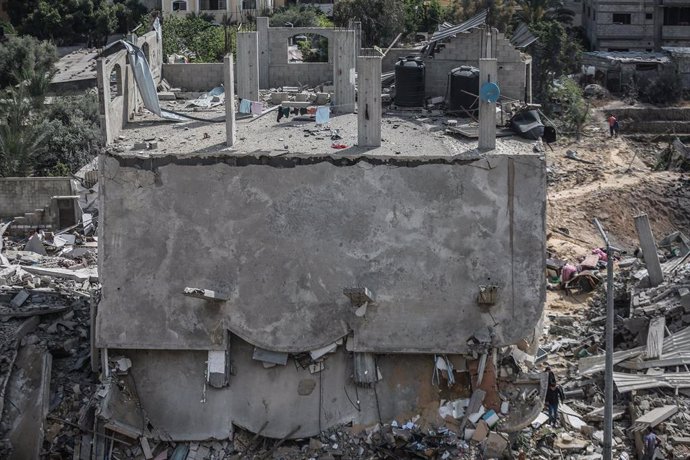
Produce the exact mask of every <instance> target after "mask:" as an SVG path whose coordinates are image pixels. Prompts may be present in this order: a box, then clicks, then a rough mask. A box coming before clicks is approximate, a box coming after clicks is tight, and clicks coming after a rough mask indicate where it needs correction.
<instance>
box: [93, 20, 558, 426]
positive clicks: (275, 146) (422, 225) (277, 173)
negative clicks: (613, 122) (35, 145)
mask: <svg viewBox="0 0 690 460" xmlns="http://www.w3.org/2000/svg"><path fill="white" fill-rule="evenodd" d="M258 23H259V28H258V32H245V33H240V34H238V51H237V61H238V62H237V64H236V65H234V64H233V62H232V58H231V57H227V58H226V62H225V65H224V70H223V72H224V83H225V85H224V86H225V94H224V96H223V97H224V101H225V104H224V105H225V107H224V108H223V107H222V106H220V107H219V109H217V110H216V111H215V112H213V111H211V112H210V113H211V115H209V114H204V113H201V112H199V111H197V110H196V109H190V111H194V121H190V120H187V121H185V122H182V123H179V124H174V123H172V124H166V123H160V122H155V121H153V120H155V117H151V116H150V114H143V113H142V112H139V111H138V110H136V107H137V105H136V103H131V102H130V101H134V102H136V101H137V97H138V96H137V94H138V90H137V88H136V87H134V86H130V85H133V84H134V83H133V82H134V81H135V80H136V83H137V84H139V86H141V83H140V82H139V81H138V80H137V78H138V77H137V75H138V74H136V72H134V70H133V69H132V68H131V63H132V62H134V61H131V60H130V62H129V63H127V61H126V59H127V52H126V51H120V52H118V53H116V54H113V55H111V56H109V57H105V58H103V59H101V60H100V61H99V63H98V69H99V91H100V96H101V100H102V101H103V102H102V104H101V112H102V120H103V122H104V133H105V134H106V135H107V137H108V139H109V144H110V146H109V148H108V152H107V153H106V154H104V155H102V156H101V158H100V163H99V168H98V169H99V184H100V226H99V230H100V232H101V233H100V245H101V247H100V254H99V270H100V274H101V280H102V285H103V288H102V297H101V300H100V303H99V304H98V307H97V313H96V315H95V318H96V320H95V324H94V331H95V346H96V347H97V348H98V349H99V350H100V352H101V357H102V360H101V362H102V368H103V371H104V373H105V376H106V378H107V379H108V378H109V379H110V380H107V381H109V382H110V384H109V388H108V391H107V393H104V396H103V400H102V404H101V407H100V410H99V417H100V418H101V419H102V420H103V423H104V424H105V428H106V429H107V430H111V432H115V433H118V434H124V435H126V436H131V437H134V438H137V437H140V436H158V437H160V438H161V439H167V440H204V439H226V438H228V437H231V436H232V433H233V427H234V426H238V427H242V428H245V429H248V430H250V431H252V432H255V433H258V434H261V435H262V436H267V437H274V438H301V437H306V436H312V435H315V434H317V433H319V432H321V431H322V430H324V429H327V428H329V427H332V426H335V425H337V424H342V423H355V424H371V423H375V422H378V421H381V420H384V419H385V420H389V419H391V418H393V417H396V416H398V415H400V414H404V413H413V412H415V411H417V413H420V412H424V411H425V410H426V411H427V412H429V413H431V414H434V415H438V412H439V404H442V401H441V396H443V397H444V398H445V399H456V398H460V397H466V398H469V396H470V395H472V393H473V391H474V393H475V397H474V398H473V399H472V400H468V404H470V407H469V408H468V409H467V416H469V415H471V414H474V413H475V412H476V413H479V412H480V411H479V409H480V407H481V408H482V412H481V413H482V414H483V413H484V412H483V411H485V410H489V409H492V411H493V413H494V415H495V413H496V412H499V411H500V410H501V409H502V408H503V409H505V407H507V405H505V404H503V403H504V401H503V400H502V399H501V397H500V396H499V394H498V385H499V384H498V383H497V382H498V380H499V379H500V378H505V377H508V376H511V375H512V376H513V377H514V376H515V373H516V370H515V369H514V368H513V367H511V366H510V365H506V362H507V361H506V359H508V360H509V361H510V362H514V361H515V358H514V357H515V356H518V357H519V359H520V360H523V359H525V357H524V356H525V353H524V351H528V350H529V349H530V347H534V346H535V343H536V340H537V337H538V332H536V331H537V325H538V324H539V322H540V319H541V316H542V308H543V302H544V298H545V290H544V284H543V282H542V274H543V270H544V254H545V242H544V234H545V191H546V181H545V165H544V158H543V156H542V155H541V154H539V153H536V154H535V153H533V152H532V144H531V143H528V142H521V141H519V140H505V141H503V140H499V142H498V143H497V144H496V139H495V134H493V139H492V140H491V139H484V142H485V143H486V142H491V141H492V142H494V147H492V148H490V149H489V150H488V151H480V150H478V149H477V142H476V141H465V140H457V139H453V138H450V137H449V138H445V137H443V136H441V137H439V136H438V135H434V133H433V131H430V130H429V129H427V128H420V126H421V125H420V124H419V123H418V122H416V121H414V120H411V119H409V118H401V117H399V116H395V115H394V114H387V113H386V114H384V113H383V108H382V104H381V57H380V56H378V57H377V56H362V55H360V52H359V47H357V46H354V45H355V43H357V41H356V39H357V31H355V30H333V29H322V30H313V29H308V30H306V29H305V30H303V29H301V28H294V29H293V28H290V29H286V28H275V29H274V28H268V29H265V28H262V24H266V20H265V18H259V21H258ZM262 30H263V32H262ZM300 33H312V34H315V33H318V34H320V35H322V36H325V37H327V38H328V39H329V40H330V41H331V43H330V44H329V57H328V59H327V60H326V61H325V62H322V63H314V64H311V63H302V64H288V61H287V59H288V49H289V46H290V42H289V40H288V35H290V34H292V35H294V34H300ZM489 35H490V34H489ZM266 37H268V38H270V37H273V38H270V40H269V41H268V42H266ZM272 40H275V41H276V43H277V42H280V43H281V47H280V48H279V49H275V47H273V45H271V48H270V53H269V54H268V55H265V52H264V51H262V50H264V48H265V47H266V46H268V45H267V43H272ZM149 43H151V44H153V43H154V42H149ZM499 43H500V40H499ZM276 46H277V45H276ZM150 52H151V53H154V54H153V55H154V56H155V55H157V54H156V53H159V52H160V48H158V49H157V51H155V52H154V51H153V50H151V51H150ZM279 54H280V56H279ZM477 56H478V58H479V56H480V54H478V55H477ZM485 57H487V58H488V57H491V51H489V56H486V55H485ZM130 59H131V55H130ZM278 59H281V61H280V62H276V60H278ZM488 60H490V61H493V62H494V63H495V59H493V60H492V59H488ZM153 62H154V64H153V65H154V66H157V65H159V64H157V63H156V62H157V61H153ZM118 66H119V70H118V72H116V75H119V76H120V77H121V78H122V80H121V81H122V85H123V86H122V89H119V88H120V86H119V84H118V89H117V90H116V91H113V90H112V89H111V85H109V84H107V82H108V81H112V79H111V80H107V79H108V76H109V75H111V73H113V72H114V71H115V69H116V68H117V67H118ZM355 67H356V68H357V78H356V80H355ZM288 70H289V73H288V72H287V71H288ZM133 72H134V75H133ZM315 72H317V73H315ZM520 72H521V74H524V68H523V69H522V70H520ZM151 73H152V75H154V76H155V77H154V79H155V81H156V83H158V82H159V81H160V77H158V76H156V75H157V74H156V72H155V71H154V72H151ZM321 74H323V75H321ZM158 75H159V74H158ZM235 75H237V76H238V79H237V85H235V83H234V78H235V77H234V76H235ZM500 75H501V73H500V71H499V78H500ZM133 76H134V78H132V77H133ZM200 78H203V76H200ZM310 78H311V79H313V80H314V82H312V84H316V83H318V81H322V80H323V79H330V80H332V81H331V83H332V93H329V94H326V96H328V97H329V98H330V104H329V103H327V102H326V103H321V105H319V103H317V102H315V100H311V99H307V98H308V96H306V95H305V93H299V92H298V93H296V94H293V93H291V91H293V92H294V91H295V90H290V89H288V88H287V87H286V86H285V85H288V84H297V82H305V81H310V80H309V79H310ZM317 80H318V81H317ZM494 80H495V77H494ZM355 81H356V82H357V86H356V88H357V109H356V113H353V112H355ZM274 86H281V87H282V91H278V90H274V91H272V92H268V93H267V92H266V91H264V89H268V88H270V87H274ZM235 88H236V91H237V95H238V97H239V98H240V104H239V112H240V113H239V114H237V113H236V110H235V109H236V101H235ZM130 91H131V92H130ZM520 91H522V90H520ZM276 94H278V97H275V96H276ZM300 94H301V95H302V96H300ZM262 95H263V96H262ZM262 97H266V98H267V99H268V100H275V99H277V100H278V105H274V106H273V107H269V106H270V105H271V104H270V103H268V104H267V103H265V102H262V99H261V98H262ZM316 97H317V99H318V97H319V96H316ZM143 99H144V100H145V99H146V97H145V96H144V98H143ZM247 99H250V100H251V101H252V102H251V110H252V112H253V115H252V114H250V115H246V114H243V106H244V101H245V100H247ZM183 104H187V102H186V101H185V102H181V101H180V102H176V103H172V102H171V103H170V104H168V105H166V107H168V108H169V109H170V110H171V112H172V109H173V108H174V109H175V110H176V111H177V112H176V113H179V112H180V111H182V110H183V108H182V107H183ZM256 104H258V105H256ZM487 104H488V103H487ZM211 105H212V104H211ZM489 105H490V104H489ZM314 106H319V107H328V109H329V111H330V114H331V118H330V120H328V118H326V121H325V122H324V119H323V118H322V119H319V117H321V116H322V112H320V111H319V107H316V108H315V112H309V110H308V108H309V107H314ZM185 107H186V105H185ZM255 107H258V111H255ZM300 108H304V109H305V110H304V112H302V113H300ZM286 109H287V110H286ZM295 109H296V110H295ZM166 110H167V109H166ZM294 112H297V115H294V116H293V115H292V114H293V113H294ZM492 112H494V109H491V112H486V113H492ZM271 113H273V115H270V114H271ZM283 113H285V114H287V116H293V118H291V119H290V120H289V121H288V122H287V124H281V123H283V122H281V116H282V115H283ZM314 113H316V121H317V124H316V128H314V127H313V126H314V123H313V122H314ZM327 113H328V112H327ZM184 114H185V113H181V115H184ZM275 114H279V115H278V121H277V122H276V120H275V118H273V117H274V116H275ZM266 115H268V116H266ZM189 116H192V115H191V113H190V114H189ZM492 116H494V115H492ZM199 117H206V119H205V120H204V119H203V118H202V119H199ZM485 120H486V121H485V122H484V124H485V125H487V126H488V127H490V125H493V128H494V130H495V120H489V119H488V118H486V119H485ZM305 121H306V122H309V121H311V123H307V124H305V123H304V122H305ZM214 122H215V123H214ZM487 123H488V124H487ZM309 126H311V127H309ZM482 132H484V129H483V128H482ZM487 132H491V130H488V131H487ZM489 136H491V134H489ZM481 145H482V139H481V135H480V141H479V146H480V147H481ZM341 149H342V150H341ZM532 351H534V349H533V348H532ZM125 374H126V375H128V376H130V378H122V377H121V376H122V375H125ZM134 382H136V384H134ZM504 385H507V386H503V387H502V392H503V393H502V394H511V395H513V396H515V398H516V399H515V406H514V408H513V410H512V412H511V413H510V415H509V416H508V419H507V420H509V422H508V423H506V424H505V426H504V429H506V430H511V429H512V430H519V429H521V428H522V427H524V426H525V424H529V423H530V422H531V420H533V419H534V417H536V415H537V414H538V412H539V411H540V410H541V407H542V403H543V391H544V389H545V384H544V382H543V380H542V378H541V377H540V376H539V375H538V376H537V377H535V378H533V379H532V380H530V379H528V378H525V379H522V380H520V381H512V383H509V384H504ZM511 385H512V387H513V390H509V389H508V386H511ZM520 385H526V388H527V389H526V390H524V391H523V389H521V387H520ZM439 388H443V389H444V390H443V392H442V395H441V396H440V395H439ZM477 391H480V393H481V394H482V397H481V398H479V397H478V396H477V395H478V394H479V393H477ZM484 392H486V393H484ZM527 393H529V395H530V396H529V397H525V394H527ZM484 394H486V397H483V395H484ZM520 395H522V396H520ZM540 397H541V399H540ZM532 398H536V399H532ZM511 404H513V403H511ZM504 406H505V407H504ZM485 407H486V409H484V408H485ZM425 408H426V409H425ZM456 409H457V412H459V411H460V407H458V408H456ZM453 413H455V412H453ZM504 414H506V412H505V411H504ZM480 415H481V414H480ZM474 422H476V420H475V421H474ZM474 422H473V423H474Z"/></svg>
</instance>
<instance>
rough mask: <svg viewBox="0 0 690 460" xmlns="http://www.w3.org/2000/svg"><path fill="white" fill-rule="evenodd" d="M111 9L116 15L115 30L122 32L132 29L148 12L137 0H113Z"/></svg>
mask: <svg viewBox="0 0 690 460" xmlns="http://www.w3.org/2000/svg"><path fill="white" fill-rule="evenodd" d="M113 9H114V11H115V16H116V17H117V29H116V31H117V32H119V33H123V34H124V33H127V32H130V31H132V30H133V29H134V28H135V27H136V26H137V25H139V24H140V23H141V20H142V18H144V17H146V16H147V14H148V8H146V7H145V6H144V5H142V4H141V2H139V0H115V1H114V2H113ZM144 32H148V30H145V31H144Z"/></svg>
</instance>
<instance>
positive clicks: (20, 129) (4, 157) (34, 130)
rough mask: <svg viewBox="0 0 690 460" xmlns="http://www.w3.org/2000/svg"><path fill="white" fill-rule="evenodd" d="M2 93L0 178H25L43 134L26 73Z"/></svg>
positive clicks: (33, 161)
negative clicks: (38, 123) (37, 121)
mask: <svg viewBox="0 0 690 460" xmlns="http://www.w3.org/2000/svg"><path fill="white" fill-rule="evenodd" d="M15 78H16V79H17V80H18V81H20V82H21V83H19V84H17V85H15V86H11V87H9V88H7V89H6V90H5V94H4V96H3V99H2V103H1V104H0V114H1V116H0V176H2V177H11V176H28V175H30V174H32V173H33V165H34V164H35V162H36V158H37V156H38V155H39V154H40V152H41V148H42V147H43V142H44V139H45V133H44V132H43V131H41V130H40V129H39V128H38V126H37V123H36V107H35V104H34V102H33V99H32V98H31V95H30V92H29V85H28V84H27V81H30V80H31V77H30V76H29V75H28V74H24V75H16V76H15Z"/></svg>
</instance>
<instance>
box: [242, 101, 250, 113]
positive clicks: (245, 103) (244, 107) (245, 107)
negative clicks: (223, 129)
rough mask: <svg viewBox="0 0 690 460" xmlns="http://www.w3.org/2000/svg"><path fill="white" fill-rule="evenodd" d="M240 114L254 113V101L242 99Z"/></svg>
mask: <svg viewBox="0 0 690 460" xmlns="http://www.w3.org/2000/svg"><path fill="white" fill-rule="evenodd" d="M240 113H252V101H250V100H249V99H242V101H241V102H240Z"/></svg>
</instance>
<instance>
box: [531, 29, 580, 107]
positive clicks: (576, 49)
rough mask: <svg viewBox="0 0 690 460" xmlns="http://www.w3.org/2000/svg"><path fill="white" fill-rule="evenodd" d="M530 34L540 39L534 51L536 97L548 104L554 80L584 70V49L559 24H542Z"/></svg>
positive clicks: (533, 66)
mask: <svg viewBox="0 0 690 460" xmlns="http://www.w3.org/2000/svg"><path fill="white" fill-rule="evenodd" d="M530 30H531V31H532V33H534V35H535V36H536V37H537V42H536V43H535V44H534V45H533V46H532V48H531V54H532V59H533V64H532V68H533V72H532V75H533V88H534V94H535V96H536V98H537V100H540V101H546V100H548V98H549V91H550V87H551V83H552V82H553V81H554V80H556V79H558V78H560V77H561V76H562V75H567V74H570V73H574V72H576V71H578V70H579V69H580V62H581V58H582V46H581V45H580V44H579V43H578V42H577V41H576V40H573V39H572V37H570V36H569V35H568V33H567V32H566V30H565V28H564V27H563V25H562V24H561V23H559V22H557V21H542V22H538V23H536V24H532V25H531V26H530Z"/></svg>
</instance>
